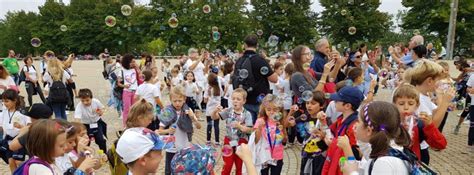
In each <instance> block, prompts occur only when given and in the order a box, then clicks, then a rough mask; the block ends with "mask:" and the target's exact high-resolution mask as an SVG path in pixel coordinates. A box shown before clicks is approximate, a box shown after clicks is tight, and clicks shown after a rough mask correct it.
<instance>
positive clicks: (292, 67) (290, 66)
mask: <svg viewBox="0 0 474 175" xmlns="http://www.w3.org/2000/svg"><path fill="white" fill-rule="evenodd" d="M293 72H295V65H294V64H293V63H288V64H286V66H285V73H286V75H287V76H290V77H291V75H292V74H293Z"/></svg>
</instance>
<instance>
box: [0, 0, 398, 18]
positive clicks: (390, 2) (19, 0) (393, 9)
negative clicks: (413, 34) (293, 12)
mask: <svg viewBox="0 0 474 175" xmlns="http://www.w3.org/2000/svg"><path fill="white" fill-rule="evenodd" d="M69 1H70V0H63V2H64V3H66V4H68V3H69ZM273 1H275V0H273ZM313 1H314V3H313V5H312V6H311V8H312V9H313V11H315V12H320V11H322V10H323V8H322V7H321V5H319V1H317V0H313ZM381 1H382V5H380V7H379V9H380V11H383V12H388V13H390V14H396V13H397V11H398V10H402V9H405V8H404V7H403V6H402V3H401V2H402V0H381ZM44 2H45V0H0V19H4V18H5V14H7V12H8V11H18V10H25V11H33V12H38V6H41V5H43V4H44ZM135 2H136V3H140V4H147V3H148V2H150V0H135Z"/></svg>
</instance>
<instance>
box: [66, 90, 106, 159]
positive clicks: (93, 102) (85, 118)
mask: <svg viewBox="0 0 474 175" xmlns="http://www.w3.org/2000/svg"><path fill="white" fill-rule="evenodd" d="M79 98H80V99H81V102H80V103H79V104H77V106H76V111H75V112H74V118H76V119H81V123H82V124H84V125H85V126H86V128H87V134H88V135H89V138H90V140H91V141H93V140H94V141H95V143H96V144H97V145H99V148H100V149H101V150H103V151H104V152H105V151H106V150H107V145H106V140H105V139H104V136H106V133H107V131H106V128H107V124H106V123H105V122H104V121H103V120H102V119H101V116H102V115H103V114H104V111H103V110H104V105H102V103H100V101H99V100H97V99H95V98H93V96H92V91H91V90H90V89H80V90H79Z"/></svg>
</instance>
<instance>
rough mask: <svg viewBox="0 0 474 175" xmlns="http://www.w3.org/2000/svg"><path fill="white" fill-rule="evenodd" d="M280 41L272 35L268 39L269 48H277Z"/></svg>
mask: <svg viewBox="0 0 474 175" xmlns="http://www.w3.org/2000/svg"><path fill="white" fill-rule="evenodd" d="M278 40H279V38H278V37H277V36H275V35H270V37H268V46H270V47H275V46H277V45H278Z"/></svg>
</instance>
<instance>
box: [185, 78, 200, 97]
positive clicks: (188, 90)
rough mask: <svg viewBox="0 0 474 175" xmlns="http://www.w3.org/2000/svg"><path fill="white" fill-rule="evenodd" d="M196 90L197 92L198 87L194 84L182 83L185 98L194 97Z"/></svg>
mask: <svg viewBox="0 0 474 175" xmlns="http://www.w3.org/2000/svg"><path fill="white" fill-rule="evenodd" d="M196 90H198V86H197V85H196V83H195V82H187V81H185V82H184V93H185V94H186V97H195V96H196V95H197V94H196Z"/></svg>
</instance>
